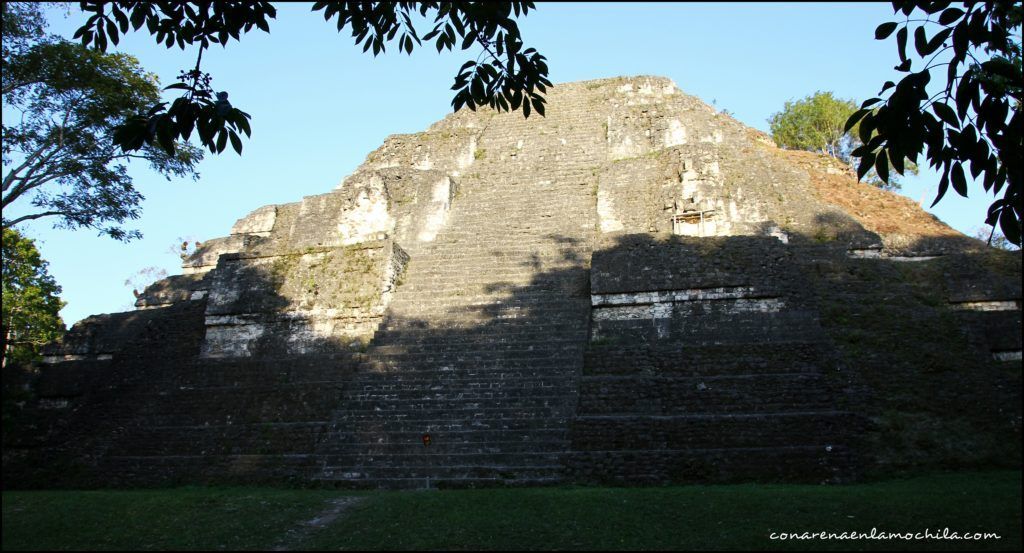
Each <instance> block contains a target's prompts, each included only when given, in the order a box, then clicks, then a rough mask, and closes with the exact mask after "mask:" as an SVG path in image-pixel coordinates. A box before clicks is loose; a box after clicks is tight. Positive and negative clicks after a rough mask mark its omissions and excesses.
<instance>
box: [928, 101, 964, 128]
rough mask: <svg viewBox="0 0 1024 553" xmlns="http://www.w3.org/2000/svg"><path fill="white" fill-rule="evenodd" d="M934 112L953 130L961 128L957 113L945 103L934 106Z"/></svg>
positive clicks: (937, 103)
mask: <svg viewBox="0 0 1024 553" xmlns="http://www.w3.org/2000/svg"><path fill="white" fill-rule="evenodd" d="M932 112H934V113H935V115H938V116H939V119H942V121H943V122H945V123H946V124H947V125H949V126H951V127H953V128H960V120H959V119H957V117H956V112H954V111H953V108H951V107H949V106H948V105H946V104H945V103H943V102H935V103H934V104H932Z"/></svg>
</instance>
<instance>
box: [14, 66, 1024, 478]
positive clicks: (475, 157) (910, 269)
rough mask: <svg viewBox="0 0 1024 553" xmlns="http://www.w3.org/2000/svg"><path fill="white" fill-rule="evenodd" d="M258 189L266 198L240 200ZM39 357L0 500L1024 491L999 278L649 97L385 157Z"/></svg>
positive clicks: (936, 225) (862, 200)
mask: <svg viewBox="0 0 1024 553" xmlns="http://www.w3.org/2000/svg"><path fill="white" fill-rule="evenodd" d="M268 184H269V183H268ZM136 307H137V309H136V310H134V311H131V312H125V313H112V314H105V315H96V316H92V317H89V318H87V319H85V320H83V321H81V322H79V323H78V324H76V325H75V326H74V327H73V328H72V329H71V331H70V332H69V333H68V334H67V336H66V337H65V338H64V339H63V340H62V341H61V342H60V343H56V344H52V345H51V346H49V347H48V348H47V349H46V351H45V358H44V361H43V363H41V364H40V366H39V369H38V373H37V374H36V375H35V376H34V377H33V378H34V379H33V381H32V382H31V386H32V389H33V390H34V393H35V399H33V400H32V401H31V402H30V403H29V404H27V405H25V407H24V408H23V409H22V411H21V413H20V415H19V418H18V420H15V421H7V422H10V423H11V424H12V425H11V426H10V429H9V430H6V429H7V428H8V426H7V425H6V423H5V433H4V434H5V435H4V453H3V455H4V457H3V471H4V481H5V483H6V485H7V486H9V487H11V486H14V487H17V486H25V487H30V486H32V487H40V486H42V487H45V486H73V487H89V486H147V485H168V484H186V483H234V482H244V483H253V482H289V483H301V484H326V485H331V486H340V487H355V488H360V487H365V488H374V487H382V488H454V487H476V486H528V485H548V484H592V483H613V484H663V483H668V482H727V481H794V482H848V481H854V480H857V479H860V478H863V477H864V476H865V475H871V474H873V473H875V472H878V471H899V470H903V469H908V470H912V469H918V468H924V469H928V468H951V467H972V466H993V465H995V466H1012V467H1019V466H1020V461H1021V445H1020V444H1021V335H1020V329H1021V256H1020V254H1019V253H1016V254H1014V253H1010V252H1004V251H999V250H995V249H993V248H990V247H988V246H986V245H985V244H984V243H983V242H981V241H978V240H975V239H973V238H969V237H966V236H964V235H962V234H960V233H958V232H957V231H954V230H953V229H951V228H950V227H948V226H946V225H945V224H943V223H942V222H940V221H939V220H938V219H936V218H934V217H933V216H931V215H929V214H927V213H926V212H924V211H923V210H922V209H921V207H920V206H919V205H918V204H917V203H915V202H913V201H911V200H909V199H906V198H904V197H901V196H897V195H895V194H892V193H889V192H885V191H881V190H879V189H876V188H873V187H871V186H869V185H866V184H862V183H857V182H856V178H855V176H853V175H852V174H851V173H850V172H849V170H848V168H847V167H846V166H845V165H843V164H842V163H840V162H837V161H835V160H832V159H831V158H828V157H825V156H821V155H818V154H813V153H809V152H793V151H785V150H781V149H778V148H776V146H775V145H774V144H773V143H772V141H771V140H770V139H769V138H768V137H767V136H765V135H764V134H762V133H760V132H759V131H756V130H754V129H751V128H749V127H746V126H744V125H743V124H741V123H739V122H738V121H736V120H735V119H733V118H731V117H729V116H728V115H725V114H721V113H718V112H716V110H715V109H713V108H712V107H710V106H708V105H707V104H705V103H703V102H701V101H700V100H698V99H697V98H694V97H692V96H688V95H686V94H685V93H683V92H682V91H680V89H679V88H677V87H676V85H675V84H674V83H673V82H671V81H669V80H667V79H663V78H658V77H630V78H615V79H603V80H595V81H586V82H577V83H567V84H559V85H557V86H555V87H553V88H552V89H551V90H550V91H549V94H548V108H547V114H546V116H545V117H539V116H531V117H530V118H528V119H525V118H524V117H523V116H522V114H520V113H497V112H494V111H492V110H486V109H481V110H479V111H476V112H473V111H469V110H462V111H459V112H458V113H455V114H452V115H449V116H447V117H445V118H444V119H443V120H441V121H439V122H437V123H435V124H434V125H432V126H431V127H430V128H428V129H426V130H425V131H423V132H420V133H416V134H409V135H394V136H391V137H389V138H388V139H387V140H386V141H385V142H384V144H383V145H382V146H380V147H379V148H378V149H377V150H375V151H373V152H371V153H370V154H369V155H368V156H367V158H366V160H365V162H364V163H363V164H362V165H361V166H360V167H359V168H358V169H357V170H356V171H355V172H353V173H352V174H351V175H348V176H346V177H345V178H344V179H343V180H342V182H341V184H339V185H338V186H337V187H336V188H334V189H333V190H329V185H328V186H325V193H323V194H320V195H316V196H309V197H305V198H301V199H299V200H298V201H296V202H294V203H289V204H282V205H271V206H266V207H262V208H260V209H257V210H256V211H253V212H252V213H250V214H249V215H247V216H245V217H243V218H242V219H240V220H238V222H236V223H235V224H234V226H233V227H231V229H230V233H229V234H228V235H227V236H225V237H221V238H211V239H208V240H205V241H203V242H202V245H201V247H199V248H198V249H197V251H196V252H195V253H194V254H192V255H190V256H188V257H187V258H186V259H185V261H184V264H183V271H182V274H180V275H176V276H171V277H169V278H167V279H164V280H161V281H159V282H157V283H155V284H153V285H152V286H150V287H149V288H147V289H146V290H145V291H144V292H142V293H141V294H140V295H139V297H138V301H137V303H136Z"/></svg>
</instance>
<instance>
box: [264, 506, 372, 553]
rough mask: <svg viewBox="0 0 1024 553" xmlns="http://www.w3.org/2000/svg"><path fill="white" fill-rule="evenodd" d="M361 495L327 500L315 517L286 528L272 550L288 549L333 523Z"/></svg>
mask: <svg viewBox="0 0 1024 553" xmlns="http://www.w3.org/2000/svg"><path fill="white" fill-rule="evenodd" d="M363 499H364V498H362V497H339V498H337V499H332V500H330V501H328V502H327V508H326V509H324V510H323V511H320V512H319V513H317V515H316V516H315V517H313V518H312V519H310V520H307V521H305V522H300V523H299V525H298V526H296V527H295V528H292V529H291V530H288V532H287V533H285V535H284V536H283V537H282V539H281V540H280V541H279V542H278V544H277V545H275V546H274V548H273V549H272V551H290V550H291V549H292V548H293V547H297V546H299V545H301V544H302V542H304V541H306V539H308V538H309V537H310V536H312V535H313V534H315V533H316V532H319V531H320V530H322V529H324V528H326V527H327V526H330V525H331V524H334V522H335V521H337V520H338V519H339V518H341V517H342V515H344V514H345V511H347V510H348V509H350V508H352V507H353V506H355V505H356V504H358V503H360V502H362V501H363Z"/></svg>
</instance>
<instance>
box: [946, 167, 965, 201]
mask: <svg viewBox="0 0 1024 553" xmlns="http://www.w3.org/2000/svg"><path fill="white" fill-rule="evenodd" d="M950 177H951V178H952V181H953V190H956V193H957V194H960V195H961V196H963V197H965V198H966V197H967V178H966V177H965V176H964V168H963V167H962V166H961V164H960V162H959V161H957V162H956V163H954V164H953V169H952V170H951V171H950Z"/></svg>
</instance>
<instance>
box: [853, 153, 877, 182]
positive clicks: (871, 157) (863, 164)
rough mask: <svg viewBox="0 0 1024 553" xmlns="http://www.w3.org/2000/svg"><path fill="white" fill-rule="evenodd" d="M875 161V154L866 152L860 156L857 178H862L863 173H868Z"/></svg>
mask: <svg viewBox="0 0 1024 553" xmlns="http://www.w3.org/2000/svg"><path fill="white" fill-rule="evenodd" d="M874 163H875V154H873V153H871V152H868V153H866V154H864V156H863V157H861V158H860V165H858V166H857V180H861V179H863V178H864V175H866V174H868V171H870V170H871V166H872V165H873V164H874Z"/></svg>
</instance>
